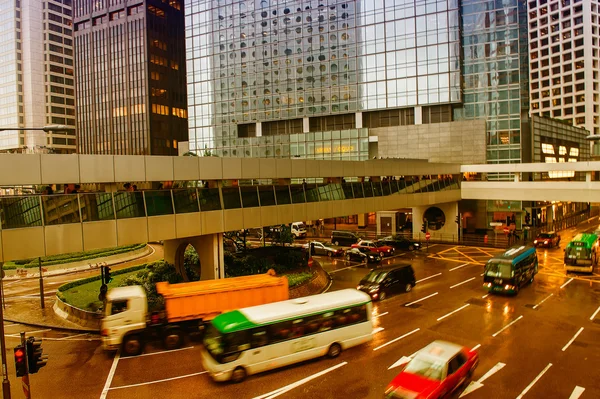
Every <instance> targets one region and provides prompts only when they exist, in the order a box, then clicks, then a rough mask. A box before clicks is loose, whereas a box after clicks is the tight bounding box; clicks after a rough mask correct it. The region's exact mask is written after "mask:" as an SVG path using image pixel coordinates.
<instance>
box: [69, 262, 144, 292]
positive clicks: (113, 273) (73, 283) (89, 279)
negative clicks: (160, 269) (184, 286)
mask: <svg viewBox="0 0 600 399" xmlns="http://www.w3.org/2000/svg"><path fill="white" fill-rule="evenodd" d="M145 267H146V265H145V264H143V265H137V266H131V267H126V268H125V269H120V270H114V271H112V270H111V272H110V275H111V276H118V275H119V274H124V273H131V272H134V271H136V270H140V269H144V268H145ZM98 273H100V270H99V269H98ZM101 278H102V276H101V275H97V276H92V277H87V278H82V279H79V280H75V281H71V282H69V283H66V284H63V285H61V286H60V287H58V292H62V291H66V290H68V289H70V288H73V287H77V286H79V285H83V284H87V283H91V282H92V281H97V280H100V279H101ZM59 297H60V296H59Z"/></svg>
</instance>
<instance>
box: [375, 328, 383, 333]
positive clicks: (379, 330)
mask: <svg viewBox="0 0 600 399" xmlns="http://www.w3.org/2000/svg"><path fill="white" fill-rule="evenodd" d="M383 330H384V328H383V327H376V328H374V329H373V334H377V333H378V332H381V331H383Z"/></svg>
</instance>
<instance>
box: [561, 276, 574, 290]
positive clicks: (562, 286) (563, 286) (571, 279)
mask: <svg viewBox="0 0 600 399" xmlns="http://www.w3.org/2000/svg"><path fill="white" fill-rule="evenodd" d="M573 280H574V279H573V278H572V277H571V278H570V279H569V281H567V282H566V283H564V284H563V285H561V286H560V288H565V287H566V286H567V284H569V283H570V282H571V281H573Z"/></svg>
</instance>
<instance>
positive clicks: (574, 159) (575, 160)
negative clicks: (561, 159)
mask: <svg viewBox="0 0 600 399" xmlns="http://www.w3.org/2000/svg"><path fill="white" fill-rule="evenodd" d="M569 162H577V158H569Z"/></svg>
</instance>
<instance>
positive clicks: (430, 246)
mask: <svg viewBox="0 0 600 399" xmlns="http://www.w3.org/2000/svg"><path fill="white" fill-rule="evenodd" d="M436 245H437V244H431V245H429V246H428V248H433V247H435V246H436Z"/></svg>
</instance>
